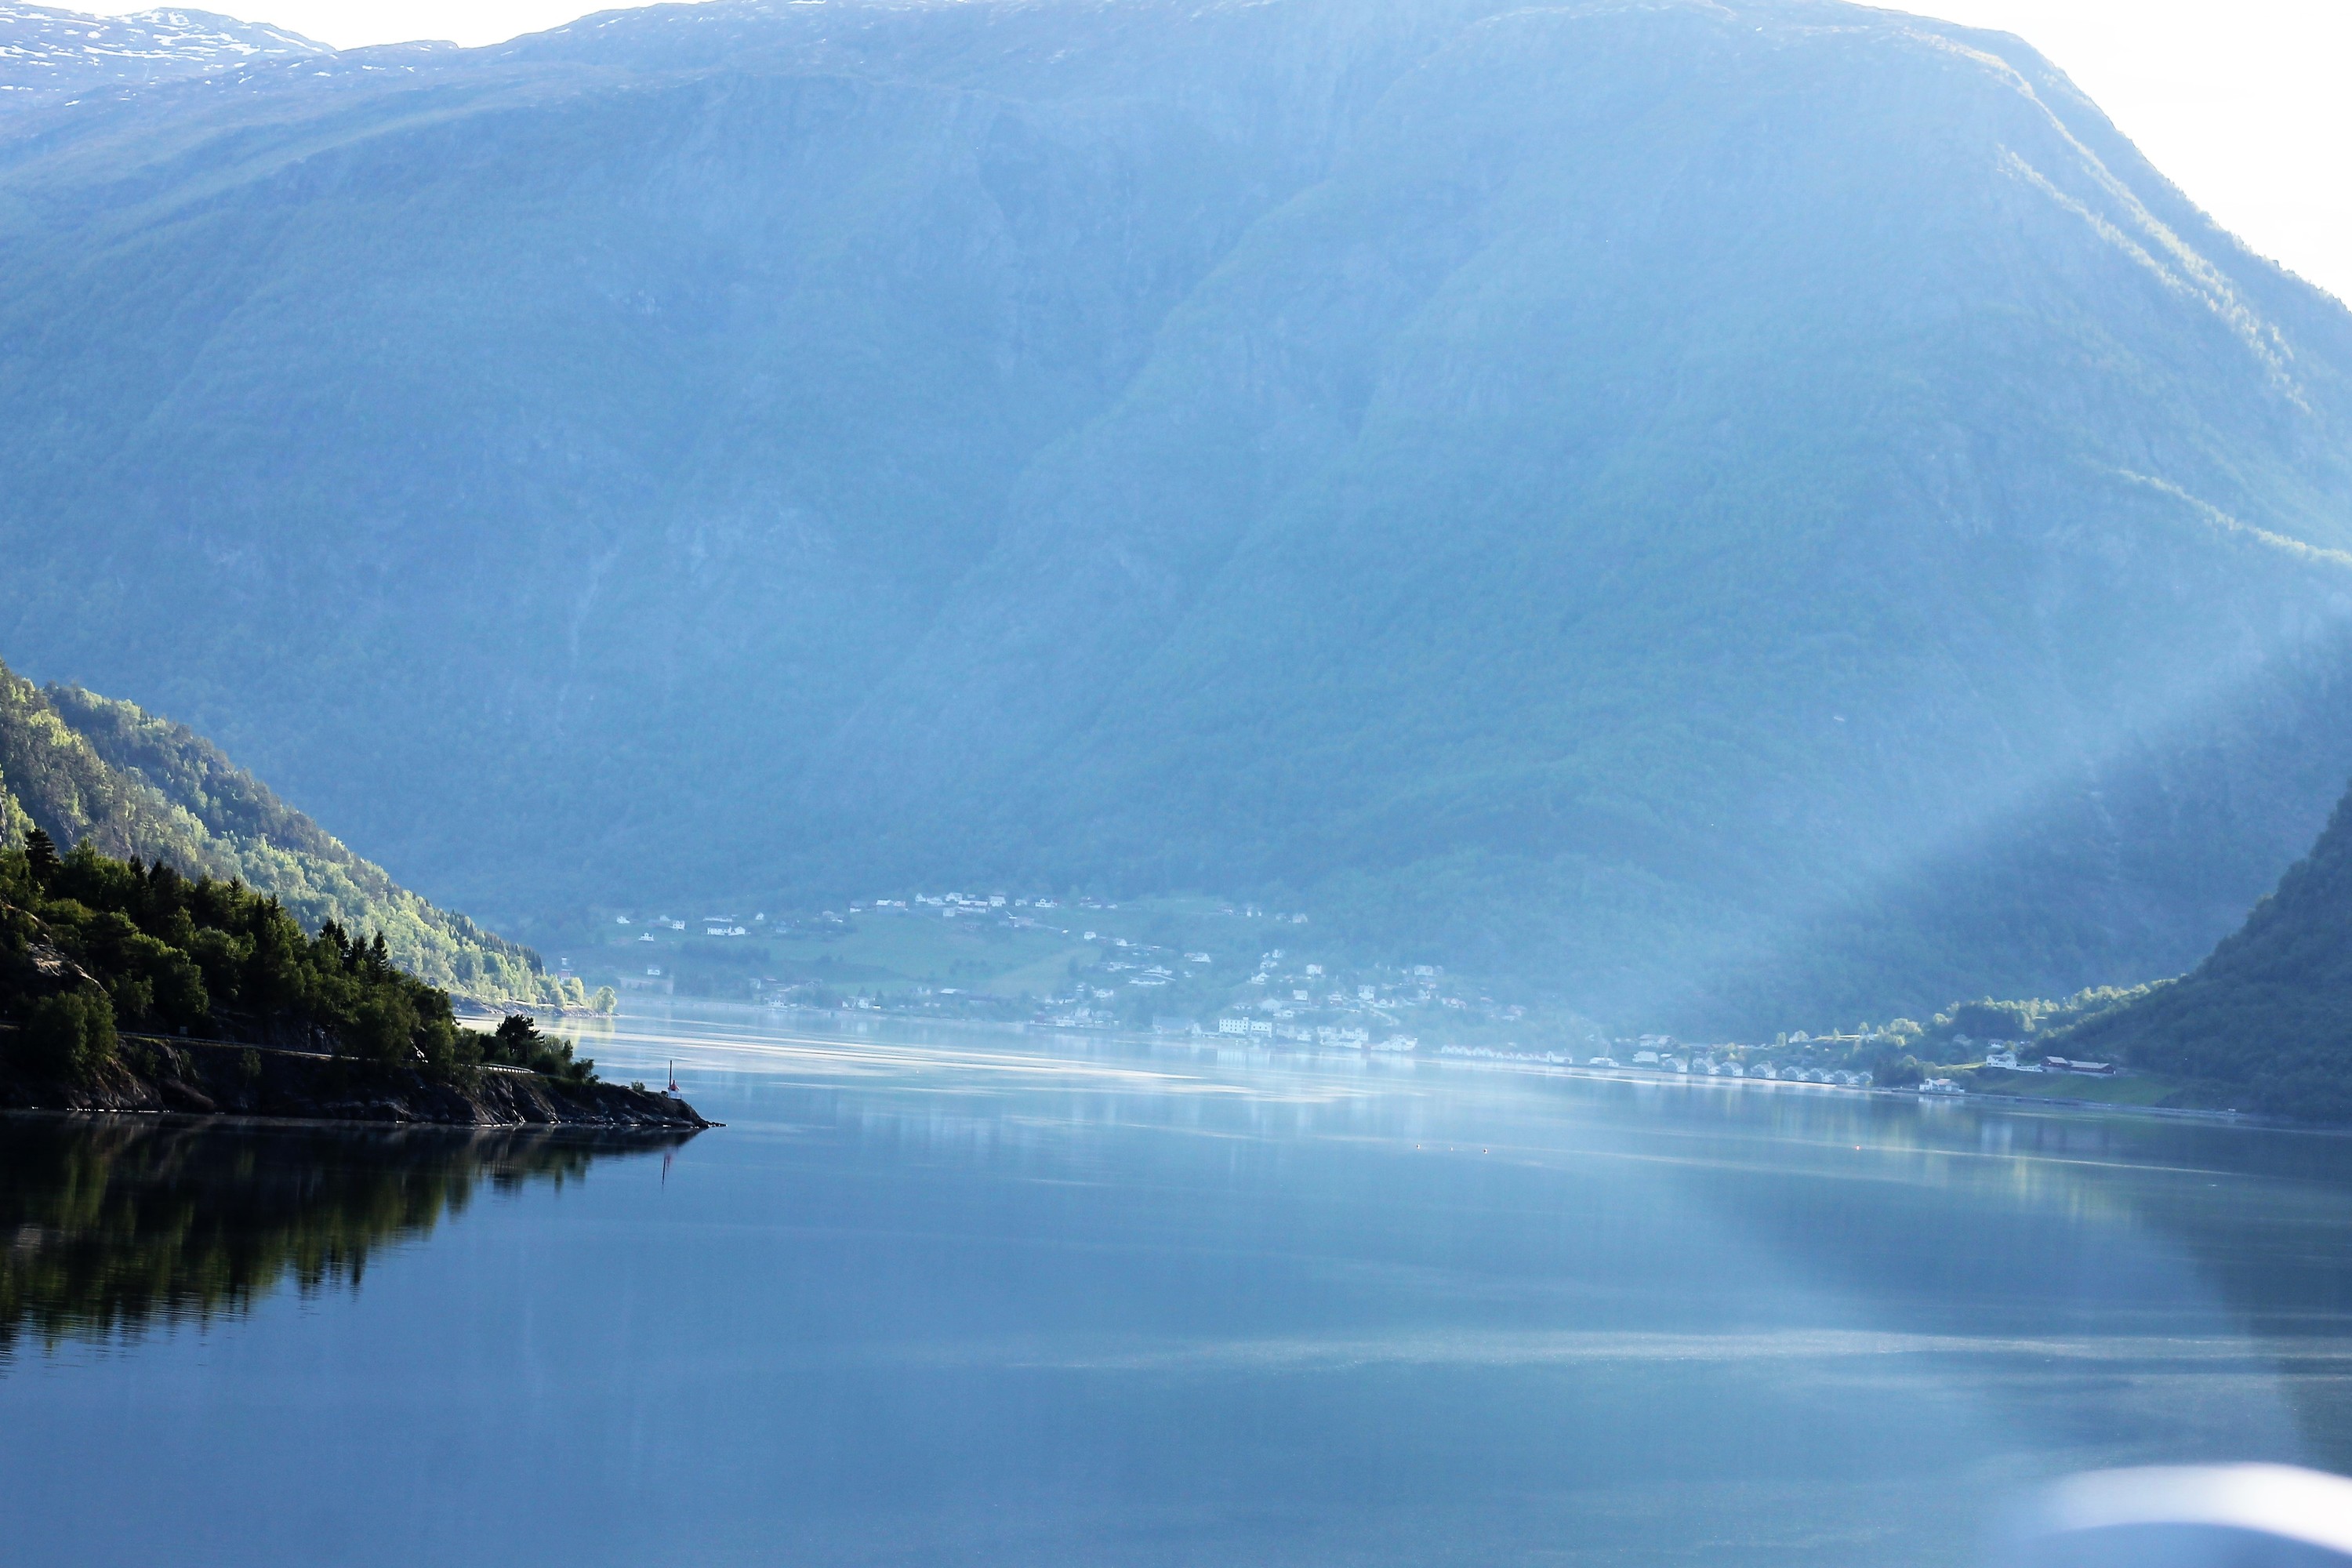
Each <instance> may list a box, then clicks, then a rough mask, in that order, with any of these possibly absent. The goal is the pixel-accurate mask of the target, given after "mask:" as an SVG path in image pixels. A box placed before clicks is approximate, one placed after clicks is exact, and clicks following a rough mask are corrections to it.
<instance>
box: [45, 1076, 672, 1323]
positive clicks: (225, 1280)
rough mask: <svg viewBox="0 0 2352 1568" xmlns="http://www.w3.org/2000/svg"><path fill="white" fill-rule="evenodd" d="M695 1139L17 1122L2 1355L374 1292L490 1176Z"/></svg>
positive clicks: (545, 1175) (549, 1172)
mask: <svg viewBox="0 0 2352 1568" xmlns="http://www.w3.org/2000/svg"><path fill="white" fill-rule="evenodd" d="M681 1142H685V1137H684V1136H683V1135H673V1136H650V1137H648V1136H637V1137H632V1138H626V1139H624V1138H617V1137H611V1136H604V1137H598V1136H595V1135H588V1134H583V1133H580V1132H577V1131H550V1130H521V1129H515V1130H508V1129H499V1130H496V1131H478V1132H463V1131H448V1130H446V1129H435V1130H427V1129H403V1130H398V1131H360V1130H348V1129H328V1128H219V1127H187V1126H167V1125H158V1124H157V1123H154V1122H152V1121H130V1120H127V1119H125V1120H107V1121H96V1122H92V1121H80V1120H76V1121H63V1120H57V1119H50V1118H35V1117H11V1118H8V1119H7V1120H6V1121H5V1122H0V1356H5V1354H6V1353H7V1352H9V1351H11V1350H12V1349H13V1348H14V1346H15V1344H16V1340H17V1338H18V1336H20V1335H23V1334H30V1335H32V1336H34V1337H36V1338H37V1339H39V1340H41V1341H42V1342H44V1343H46V1344H49V1345H54V1344H56V1343H58V1342H60V1341H63V1340H68V1339H85V1340H99V1341H104V1340H110V1339H115V1338H118V1337H130V1336H133V1335H136V1334H137V1333H138V1332H140V1331H142V1330H143V1329H144V1328H145V1327H146V1326H148V1325H149V1324H151V1323H155V1322H162V1323H165V1324H173V1323H179V1322H187V1321H193V1322H198V1323H202V1322H208V1321H212V1320H213V1319H214V1318H215V1317H220V1316H224V1315H228V1314H234V1313H238V1312H242V1311H245V1310H248V1309H250V1308H251V1307H252V1305H253V1303H254V1302H255V1301H257V1300H260V1299H261V1298H262V1297H264V1296H266V1295H267V1294H268V1293H269V1291H270V1290H272V1289H275V1288H276V1287H277V1286H278V1284H279V1283H280V1282H281V1281H282V1280H285V1279H289V1278H290V1279H292V1280H293V1281H294V1283H295V1285H296V1287H297V1288H298V1289H300V1290H302V1291H303V1292H304V1293H305V1294H309V1293H310V1292H313V1291H317V1290H319V1289H323V1288H325V1287H328V1286H331V1285H341V1284H350V1285H354V1286H355V1285H357V1284H358V1283H359V1280H360V1277H361V1275H362V1273H363V1272H364V1271H365V1269H366V1268H367V1263H368V1259H369V1258H370V1256H371V1255H372V1254H373V1252H374V1251H375V1250H376V1249H378V1248H380V1247H386V1246H391V1245H394V1244H396V1243H398V1242H400V1241H403V1240H405V1239H408V1238H409V1237H419V1236H423V1235H425V1234H427V1233H429V1232H430V1231H431V1230H432V1228H433V1226H435V1225H436V1224H437V1223H438V1222H439V1220H440V1218H441V1216H442V1215H444V1214H451V1215H454V1214H457V1213H459V1212H461V1211H462V1210H463V1209H464V1208H465V1207H466V1205H467V1204H468V1203H469V1202H471V1201H472V1198H473V1195H474V1194H475V1192H476V1191H477V1190H478V1188H479V1187H480V1186H481V1185H482V1184H484V1183H488V1184H489V1185H490V1186H491V1187H493V1188H496V1189H501V1190H514V1189H519V1188H520V1187H521V1186H523V1185H524V1184H528V1183H531V1182H536V1181H542V1180H543V1181H548V1182H551V1183H553V1184H556V1185H558V1186H561V1185H562V1184H563V1183H564V1182H565V1181H566V1180H568V1179H572V1178H574V1177H577V1176H579V1175H581V1174H582V1173H584V1172H585V1171H586V1170H587V1168H588V1165H589V1164H590V1163H591V1162H592V1161H593V1160H595V1159H596V1158H597V1157H598V1156H600V1155H607V1154H616V1153H643V1152H648V1151H655V1150H661V1149H667V1148H673V1147H675V1146H676V1145H677V1144H678V1143H681Z"/></svg>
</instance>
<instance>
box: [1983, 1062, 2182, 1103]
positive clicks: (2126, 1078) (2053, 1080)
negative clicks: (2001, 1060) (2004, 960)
mask: <svg viewBox="0 0 2352 1568" xmlns="http://www.w3.org/2000/svg"><path fill="white" fill-rule="evenodd" d="M1955 1076H1956V1077H1959V1078H1960V1079H1961V1081H1962V1082H1963V1083H1965V1084H1966V1085H1967V1087H1968V1088H1969V1090H1970V1092H1972V1093H1977V1094H2016V1095H2027V1096H2031V1097H2032V1098H2034V1099H2037V1100H2089V1101H2092V1102H2093V1103H2095V1104H2099V1105H2129V1106H2141V1107H2147V1106H2155V1105H2163V1104H2166V1103H2167V1102H2168V1101H2169V1102H2178V1100H2179V1099H2180V1098H2181V1097H2183V1095H2184V1091H2185V1090H2186V1089H2187V1086H2185V1085H2183V1084H2182V1083H2181V1081H2180V1080H2179V1079H2171V1078H2164V1077H2161V1076H2158V1075H2157V1074H2154V1073H2137V1072H2133V1073H2118V1074H2117V1075H2116V1076H2115V1077H2114V1078H2091V1077H2086V1076H2084V1075H2083V1074H2081V1073H2070V1072H2069V1073H2056V1072H2008V1071H2005V1070H2003V1069H2001V1068H1977V1069H1975V1070H1974V1071H1973V1072H1967V1073H1962V1074H1956V1075H1955ZM2188 1098H2190V1099H2194V1100H2196V1104H2197V1108H2199V1109H2206V1107H2205V1105H2204V1101H2203V1100H2202V1099H2201V1098H2198V1097H2196V1096H2193V1095H2190V1096H2188ZM2213 1109H2226V1107H2215V1108H2213Z"/></svg>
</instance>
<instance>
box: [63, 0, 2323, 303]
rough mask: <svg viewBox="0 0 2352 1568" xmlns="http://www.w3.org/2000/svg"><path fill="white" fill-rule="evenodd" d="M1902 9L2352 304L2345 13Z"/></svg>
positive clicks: (348, 25)
mask: <svg viewBox="0 0 2352 1568" xmlns="http://www.w3.org/2000/svg"><path fill="white" fill-rule="evenodd" d="M51 3H53V4H58V3H62V4H67V5H70V4H71V0H51ZM153 3H154V0H137V3H136V4H130V5H123V4H115V5H100V6H98V7H97V8H98V9H100V10H105V11H110V12H116V13H120V12H123V11H131V10H140V9H144V8H145V7H146V6H147V5H152V4H153ZM202 3H203V4H205V5H207V6H208V7H209V8H211V9H215V10H222V11H228V12H230V13H232V14H234V15H239V16H250V17H251V19H253V20H256V21H264V22H275V23H277V24H278V26H284V27H291V28H292V29H294V30H295V31H296V32H299V33H304V34H308V35H309V36H310V37H314V38H319V39H321V40H323V41H325V42H327V43H331V44H335V45H338V46H341V47H352V46H353V45H356V44H380V43H393V42H398V41H402V40H405V39H410V38H454V39H456V40H457V42H459V43H461V44H488V43H496V42H498V41H499V40H500V39H503V38H509V37H513V36H515V35H516V34H518V33H527V32H533V31H536V30H538V29H540V28H542V27H551V26H556V25H558V24H560V23H562V22H567V21H570V20H571V19H572V17H574V16H579V15H582V14H583V13H582V11H581V10H580V8H579V6H578V5H577V4H576V0H574V3H572V4H567V3H566V0H202ZM1914 8H1915V9H1918V10H1921V11H1925V12H1927V14H1929V15H1932V16H1946V17H1949V18H1950V19H1952V20H1954V21H1958V22H1966V23H1969V24H1971V25H1973V26H1988V27H2000V28H2003V29H2005V30H2007V31H2009V32H2012V33H2017V34H2021V35H2022V36H2023V37H2025V38H2026V39H2028V40H2029V41H2031V42H2032V44H2033V45H2034V46H2035V47H2038V48H2040V49H2041V50H2042V53H2043V54H2045V55H2047V56H2049V57H2050V58H2052V59H2053V60H2055V61H2056V62H2057V63H2058V65H2059V67H2060V68H2062V69H2063V70H2064V71H2065V72H2066V73H2067V74H2068V75H2069V76H2071V77H2073V78H2074V80H2075V82H2076V83H2077V84H2078V85H2080V86H2081V87H2082V88H2083V89H2084V91H2086V92H2088V93H2089V94H2090V95H2091V97H2092V98H2093V99H2094V100H2096V101H2097V102H2098V104H2099V105H2100V107H2102V108H2103V109H2105V110H2106V111H2107V113H2108V114H2109V115H2110V116H2111V117H2113V119H2114V120H2115V121H2116V124H2118V125H2120V126H2121V127H2122V128H2123V130H2124V133H2125V134H2126V135H2127V136H2129V137H2130V138H2131V139H2132V140H2133V141H2134V142H2137V143H2138V144H2139V147H2140V150H2141V151H2142V152H2144V153H2147V155H2148V158H2149V159H2150V161H2152V162H2153V163H2155V164H2156V166H2157V167H2158V168H2159V169H2161V170H2163V171H2164V172H2165V173H2166V174H2168V175H2169V176H2171V178H2172V179H2173V180H2174V181H2175V182H2176V183H2177V184H2179V186H2180V187H2181V188H2182V189H2183V190H2185V191H2187V192H2188V193H2189V196H2190V197H2191V198H2192V199H2194V200H2195V201H2196V202H2197V203H2198V204H2199V205H2201V206H2203V207H2204V208H2205V209H2206V210H2207V211H2208V212H2210V213H2211V214H2213V216H2215V217H2217V218H2219V219H2220V220H2221V222H2222V223H2223V224H2224V225H2226V226H2228V227H2230V228H2231V229H2232V230H2234V231H2235V232H2236V233H2237V234H2238V235H2239V236H2240V237H2242V238H2243V239H2244V240H2245V241H2246V243H2247V244H2249V245H2251V246H2252V247H2254V249H2256V250H2258V251H2260V252H2262V253H2263V255H2265V256H2269V257H2272V258H2275V259H2277V260H2279V261H2281V262H2284V264H2286V265H2287V266H2288V267H2291V268H2294V270H2295V271H2297V272H2299V273H2301V274H2302V275H2303V276H2304V277H2305V278H2307V279H2311V280H2312V281H2313V282H2315V283H2318V284H2320V285H2322V286H2323V287H2325V288H2326V289H2330V290H2332V291H2333V292H2334V293H2335V294H2336V296H2337V297H2338V298H2340V299H2345V300H2352V178H2347V170H2346V167H2345V164H2346V163H2347V149H2352V91H2347V90H2346V89H2345V88H2344V85H2343V78H2344V75H2345V72H2346V68H2347V65H2352V0H1928V3H1927V4H1923V5H1918V6H1916V7H1914Z"/></svg>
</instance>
